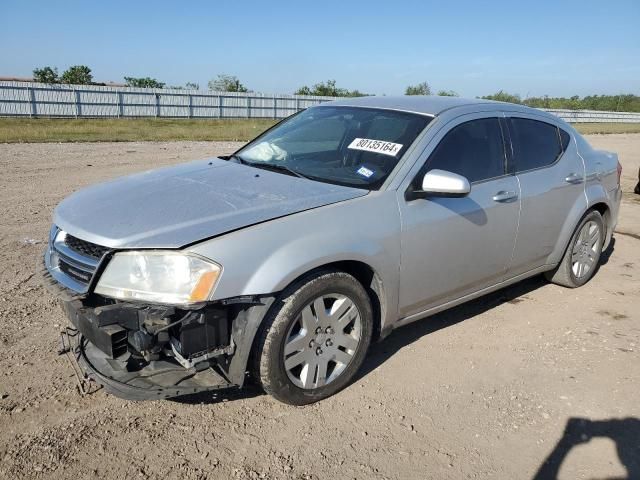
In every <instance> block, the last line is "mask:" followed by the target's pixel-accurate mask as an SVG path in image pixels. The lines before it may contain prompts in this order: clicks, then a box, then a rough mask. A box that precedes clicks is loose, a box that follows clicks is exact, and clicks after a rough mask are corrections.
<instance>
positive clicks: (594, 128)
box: [573, 123, 640, 134]
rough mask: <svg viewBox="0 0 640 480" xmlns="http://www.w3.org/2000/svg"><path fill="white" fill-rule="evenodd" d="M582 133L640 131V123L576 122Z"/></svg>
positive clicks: (576, 126) (576, 127) (575, 124)
mask: <svg viewBox="0 0 640 480" xmlns="http://www.w3.org/2000/svg"><path fill="white" fill-rule="evenodd" d="M573 126H574V127H575V129H576V130H578V131H579V132H580V133H583V134H587V133H603V134H608V133H640V123H574V124H573Z"/></svg>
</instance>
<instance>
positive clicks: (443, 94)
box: [436, 90, 460, 97]
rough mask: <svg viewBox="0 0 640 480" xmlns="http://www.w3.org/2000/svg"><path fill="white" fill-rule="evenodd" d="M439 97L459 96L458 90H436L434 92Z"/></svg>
mask: <svg viewBox="0 0 640 480" xmlns="http://www.w3.org/2000/svg"><path fill="white" fill-rule="evenodd" d="M436 95H438V96H439V97H459V96H460V95H458V92H454V91H453V90H438V93H436Z"/></svg>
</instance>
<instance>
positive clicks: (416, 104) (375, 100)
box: [320, 95, 543, 116]
mask: <svg viewBox="0 0 640 480" xmlns="http://www.w3.org/2000/svg"><path fill="white" fill-rule="evenodd" d="M320 105H321V106H327V105H335V106H353V107H369V108H384V109H389V110H400V111H405V112H415V113H420V114H423V115H431V116H436V115H439V114H441V113H442V112H444V111H445V110H449V109H451V108H456V107H466V106H473V105H495V106H496V107H497V108H505V107H506V108H505V109H508V110H520V111H530V112H535V113H537V114H541V113H543V112H542V111H540V110H536V109H533V108H529V107H525V106H523V105H516V104H514V103H506V102H496V101H494V100H484V99H480V98H460V97H444V96H442V97H441V96H437V95H404V96H398V97H374V96H371V97H352V98H351V97H350V98H344V99H340V100H335V101H332V102H327V103H322V104H320ZM514 107H515V108H514Z"/></svg>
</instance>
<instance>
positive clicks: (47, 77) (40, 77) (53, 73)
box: [33, 67, 60, 83]
mask: <svg viewBox="0 0 640 480" xmlns="http://www.w3.org/2000/svg"><path fill="white" fill-rule="evenodd" d="M33 81H34V82H40V83H59V82H60V79H59V78H58V69H57V68H56V67H53V68H51V67H42V68H36V69H34V70H33Z"/></svg>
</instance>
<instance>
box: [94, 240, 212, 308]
mask: <svg viewBox="0 0 640 480" xmlns="http://www.w3.org/2000/svg"><path fill="white" fill-rule="evenodd" d="M221 272H222V267H220V265H217V264H215V263H213V262H210V261H207V260H204V259H203V258H200V257H196V256H194V255H188V254H183V253H179V252H160V251H149V252H120V253H116V254H115V255H114V256H113V258H112V259H111V261H110V262H109V263H108V264H107V268H106V269H105V271H104V272H103V273H102V275H101V276H100V280H99V281H98V285H97V286H96V289H95V292H96V293H98V294H100V295H105V296H107V297H112V298H118V299H122V300H144V301H149V302H156V303H165V304H171V305H176V304H190V303H198V302H204V301H206V300H209V299H210V298H211V295H212V294H213V291H214V290H215V287H216V284H217V282H218V278H219V277H220V273H221Z"/></svg>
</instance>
